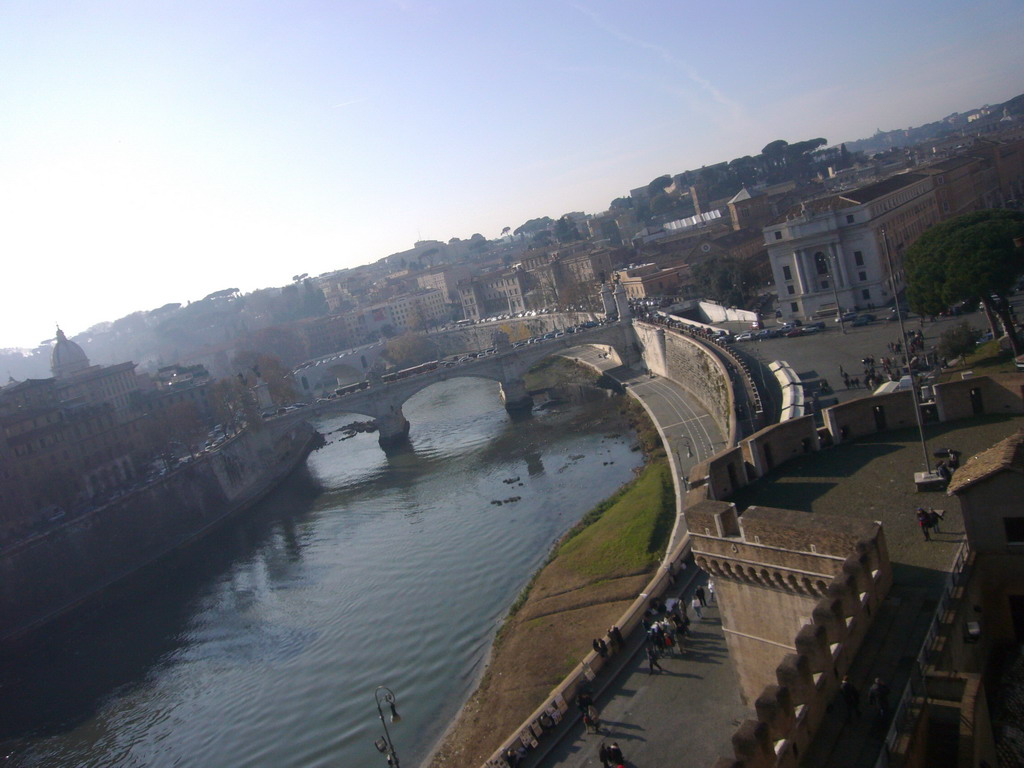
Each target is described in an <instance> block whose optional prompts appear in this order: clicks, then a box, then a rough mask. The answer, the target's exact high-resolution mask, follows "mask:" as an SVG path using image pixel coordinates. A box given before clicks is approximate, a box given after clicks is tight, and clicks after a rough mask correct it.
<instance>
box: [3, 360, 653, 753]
mask: <svg viewBox="0 0 1024 768" xmlns="http://www.w3.org/2000/svg"><path fill="white" fill-rule="evenodd" d="M609 411H610V409H609V406H608V404H605V403H601V404H595V405H592V406H586V407H577V408H572V409H566V410H565V411H563V412H547V413H538V414H535V415H534V416H532V417H530V418H526V419H523V420H518V419H517V420H516V421H515V422H513V421H512V420H511V419H510V417H509V416H508V414H507V413H506V412H505V411H504V409H503V408H502V406H501V403H500V401H499V399H498V391H497V385H496V384H494V383H492V382H486V381H482V380H477V379H455V380H452V381H448V382H444V383H441V384H438V385H435V386H433V387H431V388H430V389H428V390H426V391H424V392H421V393H420V394H419V395H417V396H416V397H415V398H414V399H413V400H411V401H410V402H409V403H408V404H407V405H406V406H405V413H406V414H407V416H408V418H409V421H410V422H411V423H412V432H411V435H410V439H411V443H412V446H413V447H412V450H411V451H409V452H406V453H402V454H398V455H396V456H393V457H391V458H390V459H389V458H388V457H386V456H385V455H384V453H383V452H382V451H381V450H380V448H379V447H378V445H377V439H376V435H366V434H361V435H357V436H356V437H355V438H352V439H350V440H338V439H337V438H339V437H340V436H341V435H340V434H339V433H335V434H331V435H330V436H329V439H330V440H332V441H334V442H332V443H331V444H330V445H328V446H327V447H325V448H323V449H321V450H320V451H318V452H316V453H315V454H313V455H312V456H311V457H310V459H309V461H308V464H307V467H308V471H300V472H298V473H297V474H296V475H294V476H293V477H292V478H291V479H290V480H289V481H288V482H287V483H286V484H285V485H283V486H282V487H281V488H279V489H278V491H277V492H275V494H274V495H273V496H272V497H270V498H269V499H267V500H266V501H265V502H264V503H262V504H261V505H260V506H259V507H258V508H257V509H255V510H252V511H250V512H249V513H247V514H246V515H244V516H243V517H242V518H241V519H239V520H238V521H235V522H233V523H231V524H230V525H229V526H227V527H226V528H225V529H224V530H223V531H221V532H220V533H218V534H217V535H215V536H213V537H211V538H210V539H207V540H205V541H204V542H202V543H201V544H200V545H199V546H197V547H195V548H193V549H192V550H190V551H189V552H188V553H186V554H185V555H183V556H181V557H179V558H178V560H177V562H175V563H174V564H173V565H174V567H173V568H171V567H162V568H159V569H157V570H155V571H154V572H153V573H150V574H146V575H144V576H143V577H142V578H141V579H138V580H137V581H136V583H137V584H145V588H137V589H132V591H131V592H130V593H126V594H122V595H119V596H118V598H117V599H116V600H114V601H112V602H111V603H110V604H108V605H106V606H101V607H97V608H95V609H94V610H92V611H91V612H90V613H89V615H87V616H81V617H77V618H75V619H74V620H71V621H69V622H66V623H65V625H64V626H62V627H59V628H57V629H55V630H54V631H52V632H49V633H48V634H47V636H46V637H44V638H41V639H40V641H39V642H38V643H36V644H35V648H34V650H33V652H32V653H31V655H30V656H29V657H28V658H26V657H25V656H24V655H22V656H19V657H17V658H11V657H8V658H5V659H3V660H0V686H2V687H0V762H2V764H3V765H18V766H21V765H25V766H46V768H54V767H55V766H68V767H70V766H75V767H76V768H77V767H78V766H104V767H106V766H147V768H148V767H150V766H197V767H200V768H230V767H232V766H268V767H272V768H288V767H289V766H292V767H294V768H310V767H311V766H325V767H326V766H332V768H338V767H341V768H373V766H376V765H380V766H385V765H386V763H385V761H384V758H383V757H382V756H381V755H380V754H378V753H377V751H376V750H375V749H374V747H373V741H374V739H375V738H376V737H378V736H379V735H380V734H381V727H380V723H379V721H378V719H377V710H376V705H375V704H374V689H375V688H376V686H377V685H380V684H383V685H387V686H389V687H390V688H392V689H393V690H394V691H395V694H396V695H397V699H398V710H399V713H400V714H401V715H402V721H401V722H400V723H397V724H395V725H391V724H390V723H389V727H390V728H391V735H392V738H393V739H394V742H395V745H396V747H397V749H398V754H399V757H400V758H401V759H402V764H403V766H405V768H415V766H418V765H420V764H421V763H422V762H423V760H424V759H425V757H426V755H427V753H428V752H429V750H430V749H431V747H432V746H433V745H434V744H435V742H436V741H437V739H438V737H439V736H440V735H441V733H442V732H443V730H444V728H445V727H446V726H447V725H448V723H449V722H450V721H451V719H452V718H453V717H454V716H455V714H456V713H457V711H458V708H459V706H460V705H461V703H462V702H463V701H464V699H465V698H466V696H467V695H468V694H469V692H470V691H471V690H472V688H473V686H474V683H475V680H476V677H477V675H478V674H479V673H480V671H481V669H482V666H483V664H484V662H485V658H486V654H487V652H488V649H489V647H490V644H491V640H492V638H493V636H494V632H495V631H496V629H497V627H498V625H499V623H500V621H501V618H502V616H503V615H504V613H505V611H506V609H507V607H508V605H509V604H510V603H511V602H512V600H513V599H515V596H516V595H517V594H518V593H519V591H520V590H521V588H522V587H523V585H524V584H525V583H526V582H527V580H528V579H529V577H530V575H531V574H532V573H533V572H534V571H535V570H536V569H537V568H538V567H539V566H540V565H541V563H542V562H543V560H544V558H545V556H546V554H547V552H548V550H549V547H550V545H551V544H552V542H553V541H554V540H555V539H557V538H558V536H559V535H560V534H561V533H563V532H564V531H565V530H566V529H568V528H569V527H570V526H571V525H572V524H573V523H574V522H575V521H576V520H578V519H579V518H580V517H581V516H582V515H583V514H584V513H585V512H586V511H587V510H589V509H590V508H591V507H593V506H594V505H595V504H596V503H598V502H599V501H600V500H601V499H604V498H606V497H607V496H609V495H611V494H612V493H613V492H614V491H615V490H616V489H617V488H618V487H619V486H621V485H622V484H623V483H624V482H626V481H627V480H629V478H630V477H631V476H632V470H633V469H634V468H635V467H637V466H638V465H639V464H640V462H641V455H640V454H639V453H638V452H634V451H632V450H631V448H632V444H633V443H634V437H633V435H631V434H615V430H614V428H612V427H609V426H607V425H604V424H602V421H601V417H602V416H603V415H607V414H608V413H609ZM351 420H352V417H339V418H337V419H333V420H331V421H328V422H324V423H322V424H320V425H319V428H320V430H321V431H323V432H327V431H329V430H334V429H337V427H339V426H341V425H342V424H344V423H346V422H348V421H351ZM512 478H519V480H518V481H516V482H513V483H506V482H504V481H505V480H509V479H512ZM517 496H518V497H520V498H519V500H518V501H514V502H510V503H504V504H502V505H501V506H498V505H495V504H492V503H491V502H492V500H505V499H509V498H511V497H517ZM4 757H6V758H7V760H6V762H3V758H4Z"/></svg>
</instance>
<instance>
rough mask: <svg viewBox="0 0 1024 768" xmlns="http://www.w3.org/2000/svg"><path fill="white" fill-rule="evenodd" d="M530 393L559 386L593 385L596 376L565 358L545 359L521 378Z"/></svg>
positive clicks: (591, 371)
mask: <svg viewBox="0 0 1024 768" xmlns="http://www.w3.org/2000/svg"><path fill="white" fill-rule="evenodd" d="M523 381H524V382H525V383H526V388H527V389H528V390H530V391H534V390H538V389H549V388H551V387H557V386H558V385H559V384H593V383H594V382H595V381H597V374H596V373H595V372H594V371H593V370H591V369H590V368H587V367H586V366H583V365H580V364H579V363H575V362H573V361H572V360H569V359H568V358H565V357H546V358H544V359H543V360H541V361H540V362H539V363H537V364H536V365H535V366H533V368H531V369H530V370H529V371H527V372H526V375H525V376H523Z"/></svg>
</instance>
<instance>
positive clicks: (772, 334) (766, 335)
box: [754, 328, 779, 340]
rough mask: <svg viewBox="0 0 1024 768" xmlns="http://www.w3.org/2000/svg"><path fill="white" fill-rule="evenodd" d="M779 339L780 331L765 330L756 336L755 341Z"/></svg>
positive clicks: (773, 329)
mask: <svg viewBox="0 0 1024 768" xmlns="http://www.w3.org/2000/svg"><path fill="white" fill-rule="evenodd" d="M778 337H779V331H778V330H777V329H775V328H765V329H764V330H763V331H758V332H757V333H755V334H754V338H755V339H759V340H760V339H777V338H778Z"/></svg>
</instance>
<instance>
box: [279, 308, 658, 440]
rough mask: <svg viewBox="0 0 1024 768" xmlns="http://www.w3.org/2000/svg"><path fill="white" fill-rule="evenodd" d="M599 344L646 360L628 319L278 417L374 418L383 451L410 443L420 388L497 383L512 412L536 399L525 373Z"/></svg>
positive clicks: (374, 385) (620, 356)
mask: <svg viewBox="0 0 1024 768" xmlns="http://www.w3.org/2000/svg"><path fill="white" fill-rule="evenodd" d="M580 346H596V347H599V348H601V349H604V350H606V351H607V352H608V354H609V355H611V356H612V357H613V358H615V359H617V361H618V363H619V364H620V365H634V364H636V363H638V362H640V361H641V349H640V346H639V344H638V343H637V336H636V334H635V333H634V330H633V325H632V323H631V322H630V321H629V319H628V318H626V319H625V320H620V321H619V322H615V323H610V324H607V325H600V326H597V327H596V328H589V329H585V330H582V331H579V332H578V333H572V334H569V333H567V334H565V335H564V336H560V337H557V338H553V339H545V340H543V341H540V342H537V343H534V344H525V345H523V346H519V347H514V348H513V347H512V345H511V344H509V343H508V342H507V341H506V342H505V343H504V344H501V345H500V346H499V347H498V351H497V353H495V354H491V355H487V356H485V357H480V358H477V359H474V360H469V361H466V362H464V363H459V364H457V365H454V366H452V367H443V366H439V367H438V368H437V369H436V370H433V371H426V372H424V373H419V374H416V375H413V376H410V377H409V378H406V379H399V380H398V381H391V382H383V381H381V380H380V379H379V378H376V379H375V378H371V379H370V386H369V388H368V389H365V390H362V391H360V392H351V393H349V394H346V395H342V396H340V397H338V398H336V399H333V400H328V401H326V402H318V403H316V404H315V405H313V406H310V407H307V408H302V409H300V410H297V411H292V412H290V413H288V414H284V415H282V416H277V417H275V419H274V420H275V421H276V420H278V419H282V420H284V419H296V420H298V419H305V418H308V417H309V416H310V412H312V413H315V414H317V415H318V416H331V415H333V414H338V413H355V414H360V415H362V416H368V417H370V418H371V419H373V421H374V422H375V423H376V426H377V429H378V438H379V441H380V444H381V446H382V447H385V448H388V447H391V446H394V445H397V444H401V443H402V442H404V441H405V439H406V438H407V436H408V433H409V422H408V421H407V420H406V418H405V414H404V413H403V412H402V406H403V405H404V404H405V402H406V401H407V400H408V399H409V398H410V397H412V396H413V395H415V394H416V393H417V392H419V391H420V390H423V389H426V388H427V387H429V386H431V385H433V384H436V383H437V382H439V381H447V380H448V379H454V378H458V377H462V376H471V377H476V378H481V379H490V380H491V381H497V382H498V383H499V384H500V385H501V396H502V400H503V401H504V403H505V408H506V409H508V410H509V411H516V410H519V409H528V408H529V407H531V406H532V399H531V398H530V395H529V393H528V392H527V391H526V385H525V383H524V382H523V375H524V374H525V373H526V372H527V371H528V370H529V369H530V368H531V367H533V366H534V365H536V364H537V363H538V362H539V361H540V360H542V359H544V358H546V357H551V356H552V355H562V356H570V357H571V354H569V350H571V349H572V348H573V347H580Z"/></svg>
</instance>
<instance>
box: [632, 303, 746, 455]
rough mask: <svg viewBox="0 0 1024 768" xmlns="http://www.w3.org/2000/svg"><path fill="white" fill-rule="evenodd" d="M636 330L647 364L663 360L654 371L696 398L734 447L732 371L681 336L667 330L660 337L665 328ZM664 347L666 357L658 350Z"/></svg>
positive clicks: (641, 326)
mask: <svg viewBox="0 0 1024 768" xmlns="http://www.w3.org/2000/svg"><path fill="white" fill-rule="evenodd" d="M633 330H634V331H635V332H636V335H637V337H638V339H639V343H640V345H641V348H642V349H643V350H644V360H646V361H647V362H648V365H650V364H651V363H652V362H654V363H655V364H659V363H660V360H662V359H663V360H664V364H663V369H662V370H657V369H655V368H652V369H651V370H652V371H653V372H654V373H657V374H658V375H660V376H665V377H667V378H670V379H672V381H674V382H675V383H676V384H678V385H679V386H681V387H683V388H684V389H685V390H686V391H687V392H689V393H690V394H691V395H693V396H694V397H695V398H696V399H697V401H698V402H699V403H700V404H701V405H702V406H703V407H704V409H705V410H707V411H708V413H710V414H711V416H712V418H714V420H715V423H716V424H717V425H718V428H719V429H720V430H721V431H722V434H723V435H725V436H726V441H727V442H728V444H729V445H733V444H735V442H736V414H735V406H734V398H733V393H732V386H731V384H730V379H729V372H728V371H727V370H726V368H725V365H724V364H723V363H722V361H721V360H719V359H718V357H717V356H716V355H715V353H714V352H712V351H711V350H710V349H708V348H706V347H705V346H704V345H703V344H701V343H700V342H699V341H697V340H696V339H692V338H690V337H688V336H686V335H684V334H681V333H674V332H671V331H664V335H663V336H659V333H658V332H659V330H662V331H663V330H664V329H661V328H659V327H658V326H653V325H649V324H647V323H634V324H633ZM662 339H663V340H664V341H663V342H662ZM662 344H664V353H663V355H662V354H661V353H660V351H659V350H660V348H661V347H662Z"/></svg>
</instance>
